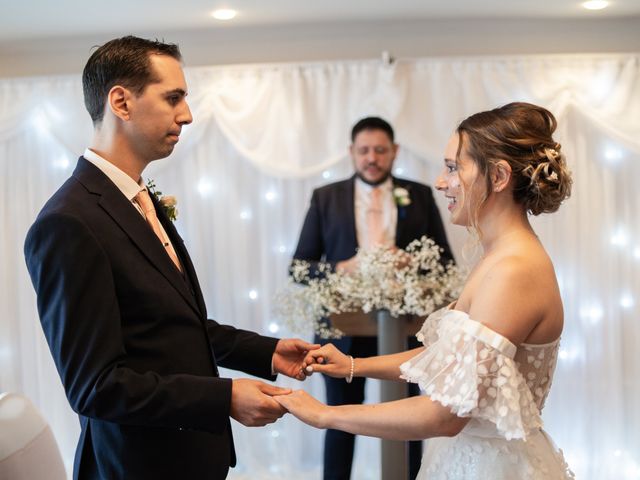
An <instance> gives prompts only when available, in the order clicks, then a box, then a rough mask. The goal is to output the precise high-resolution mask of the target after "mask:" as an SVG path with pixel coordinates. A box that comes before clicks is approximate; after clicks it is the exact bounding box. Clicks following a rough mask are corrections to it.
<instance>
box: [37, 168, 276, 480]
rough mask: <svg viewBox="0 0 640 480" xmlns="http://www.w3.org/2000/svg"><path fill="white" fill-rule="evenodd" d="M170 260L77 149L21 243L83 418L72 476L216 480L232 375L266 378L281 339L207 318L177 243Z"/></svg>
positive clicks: (224, 447) (222, 464)
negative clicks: (223, 372)
mask: <svg viewBox="0 0 640 480" xmlns="http://www.w3.org/2000/svg"><path fill="white" fill-rule="evenodd" d="M156 210H157V212H158V217H159V218H160V221H161V222H162V224H163V226H164V228H165V230H166V231H167V234H168V235H169V237H170V239H171V241H172V243H173V245H174V247H175V250H176V252H177V254H178V256H179V257H180V260H181V262H182V265H183V267H184V276H183V275H182V274H181V273H180V272H179V271H178V270H177V269H176V268H175V266H174V265H173V263H172V262H171V259H170V258H169V256H168V255H167V253H166V252H165V251H164V247H163V246H162V244H161V243H160V242H159V241H158V238H157V237H156V236H155V234H154V233H153V231H152V230H151V228H149V226H148V225H147V223H146V222H145V220H144V219H143V218H142V216H141V215H140V214H139V213H138V211H137V210H136V209H135V207H134V206H133V205H132V204H131V202H130V201H129V200H128V199H127V198H125V196H124V195H123V194H122V193H121V192H120V190H118V188H117V187H116V186H115V185H114V184H113V183H112V182H111V181H110V180H109V179H108V177H107V176H106V175H104V174H103V173H102V172H101V171H100V170H99V169H98V168H97V167H95V166H94V165H93V164H91V163H89V162H88V161H87V160H85V159H84V158H82V157H81V158H80V159H79V161H78V165H77V167H76V169H75V171H74V172H73V175H72V177H71V178H69V180H67V181H66V182H65V184H64V185H63V186H62V187H61V188H60V189H59V190H58V191H57V192H56V193H55V194H54V195H53V197H52V198H51V199H50V200H49V201H48V202H47V204H46V205H45V206H44V207H43V209H42V211H41V212H40V214H39V215H38V218H37V219H36V221H35V223H34V224H33V226H32V227H31V229H30V230H29V233H28V235H27V239H26V242H25V256H26V261H27V267H28V269H29V273H30V275H31V279H32V282H33V285H34V288H35V290H36V293H37V297H38V311H39V314H40V320H41V323H42V328H43V330H44V333H45V336H46V338H47V341H48V343H49V347H50V349H51V353H52V355H53V358H54V361H55V364H56V367H57V369H58V372H59V374H60V377H61V379H62V383H63V385H64V388H65V391H66V394H67V398H68V399H69V403H70V404H71V406H72V408H73V409H74V410H75V411H76V412H77V413H78V414H79V416H80V424H81V429H82V431H81V434H80V440H79V443H78V448H77V451H76V458H75V462H74V478H80V479H94V478H96V479H97V478H101V479H109V480H112V479H124V478H126V479H150V478H153V479H177V478H185V479H192V478H193V479H196V478H207V479H223V478H225V477H226V474H227V471H228V468H229V466H230V465H231V466H233V465H235V452H234V448H233V439H232V436H231V426H230V422H229V408H230V400H231V380H230V379H226V378H220V377H219V374H218V366H219V365H220V366H223V367H227V368H232V369H237V370H243V371H245V372H247V373H249V374H252V375H256V376H260V377H263V378H268V379H273V377H272V375H271V357H272V354H273V351H274V349H275V344H276V342H277V339H273V338H268V337H262V336H260V335H257V334H255V333H253V332H248V331H244V330H238V329H235V328H233V327H230V326H223V325H220V324H218V323H217V322H215V321H213V320H207V316H206V315H207V313H206V309H205V305H204V301H203V297H202V292H201V291H200V286H199V284H198V279H197V276H196V273H195V270H194V268H193V265H192V263H191V260H190V259H189V255H188V253H187V250H186V249H185V246H184V243H183V241H182V239H181V238H180V236H179V235H178V233H177V231H176V230H175V228H174V226H173V224H172V223H171V222H170V221H169V220H168V219H167V217H166V215H164V211H163V210H162V208H159V207H158V206H157V205H156Z"/></svg>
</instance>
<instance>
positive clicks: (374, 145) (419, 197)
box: [293, 117, 453, 480]
mask: <svg viewBox="0 0 640 480" xmlns="http://www.w3.org/2000/svg"><path fill="white" fill-rule="evenodd" d="M398 148H399V146H398V145H397V144H396V143H395V141H394V131H393V128H392V127H391V125H390V124H389V123H388V122H387V121H385V120H383V119H382V118H379V117H366V118H363V119H361V120H360V121H358V122H357V123H356V124H355V125H354V126H353V128H352V130H351V145H350V146H349V154H350V156H351V158H352V160H353V165H354V169H355V173H354V174H353V175H352V176H351V177H350V178H348V179H346V180H342V181H339V182H335V183H332V184H329V185H326V186H323V187H320V188H317V189H316V190H314V191H313V194H312V196H311V204H310V206H309V210H308V211H307V214H306V218H305V220H304V224H303V226H302V232H301V233H300V238H299V240H298V246H297V248H296V251H295V253H294V256H293V259H294V260H304V261H306V262H309V263H310V265H311V268H310V272H311V273H313V272H314V271H316V270H317V269H316V266H317V264H318V263H319V262H326V263H328V264H329V265H331V268H332V269H334V270H336V271H344V272H347V273H349V272H354V271H355V270H356V269H357V268H358V261H359V260H358V252H359V251H363V250H366V249H370V248H374V247H380V246H382V247H388V248H405V247H406V246H407V245H408V244H409V243H411V241H413V240H415V239H419V238H421V237H422V236H424V235H426V236H427V237H430V238H432V239H433V240H434V241H435V242H436V243H437V244H438V245H440V246H441V247H442V248H443V250H444V251H443V253H442V257H443V259H444V260H445V261H446V260H452V259H453V256H452V254H451V249H450V247H449V243H448V242H447V237H446V234H445V230H444V226H443V224H442V219H441V218H440V213H439V211H438V208H437V206H436V203H435V201H434V199H433V194H432V191H431V188H430V187H429V186H427V185H424V184H422V183H418V182H415V181H411V180H405V179H400V178H396V177H394V176H393V175H392V174H391V171H392V168H393V163H394V161H395V159H396V155H397V153H398ZM316 342H318V343H323V344H324V343H327V342H332V343H334V344H335V345H336V347H338V348H339V349H340V350H341V351H342V352H344V353H345V354H348V355H352V356H354V357H369V356H374V355H377V350H378V347H377V338H376V337H375V336H366V337H365V336H353V337H348V336H344V337H342V338H340V339H338V340H335V339H332V340H327V339H321V338H316ZM408 343H409V348H415V347H417V346H418V343H417V341H416V339H415V338H414V337H411V338H409V340H408ZM324 380H325V384H326V391H327V403H328V404H329V405H344V404H356V403H362V402H363V401H364V391H365V379H364V378H362V377H359V378H354V379H353V381H352V382H351V383H346V382H345V381H344V380H343V379H336V378H330V377H328V376H324ZM408 389H409V394H410V395H418V394H419V389H418V387H417V385H415V384H409V385H408ZM354 443H355V436H354V435H352V434H350V433H346V432H341V431H337V430H327V432H326V435H325V442H324V474H323V478H324V479H325V480H348V479H349V478H350V475H351V466H352V462H353V451H354ZM408 452H409V459H408V462H409V468H408V471H409V476H410V478H411V479H414V478H415V477H416V475H417V473H418V470H419V469H420V461H421V458H422V443H421V442H409V448H408Z"/></svg>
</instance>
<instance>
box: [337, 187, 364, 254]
mask: <svg viewBox="0 0 640 480" xmlns="http://www.w3.org/2000/svg"><path fill="white" fill-rule="evenodd" d="M355 182H356V176H355V175H353V176H352V177H351V179H349V180H347V181H345V182H344V187H343V189H342V198H340V202H339V203H338V205H344V210H343V212H344V215H345V217H344V218H345V221H346V226H345V227H346V229H347V231H348V232H349V235H351V237H352V241H353V245H355V248H354V251H355V250H356V249H357V248H358V247H359V245H358V233H357V232H356V205H355V202H356V197H355V188H356V187H355Z"/></svg>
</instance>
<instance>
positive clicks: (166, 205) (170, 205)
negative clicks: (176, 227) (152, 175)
mask: <svg viewBox="0 0 640 480" xmlns="http://www.w3.org/2000/svg"><path fill="white" fill-rule="evenodd" d="M147 190H149V193H150V194H151V195H153V198H155V199H156V201H157V202H158V203H159V204H160V206H161V207H162V209H163V210H164V213H165V214H166V215H167V217H168V218H169V220H171V221H172V222H175V221H176V219H177V218H178V208H177V207H176V205H178V200H177V199H176V197H175V196H174V195H162V192H161V191H160V190H158V189H157V188H156V184H155V182H154V181H153V180H148V181H147Z"/></svg>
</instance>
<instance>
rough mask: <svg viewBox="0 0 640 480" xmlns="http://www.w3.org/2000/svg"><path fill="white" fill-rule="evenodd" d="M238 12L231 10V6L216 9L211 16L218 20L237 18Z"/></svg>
mask: <svg viewBox="0 0 640 480" xmlns="http://www.w3.org/2000/svg"><path fill="white" fill-rule="evenodd" d="M237 14H238V12H237V11H235V10H231V9H230V8H221V9H219V10H214V11H213V12H212V13H211V16H212V17H213V18H215V19H216V20H231V19H232V18H235V16H236V15H237Z"/></svg>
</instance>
